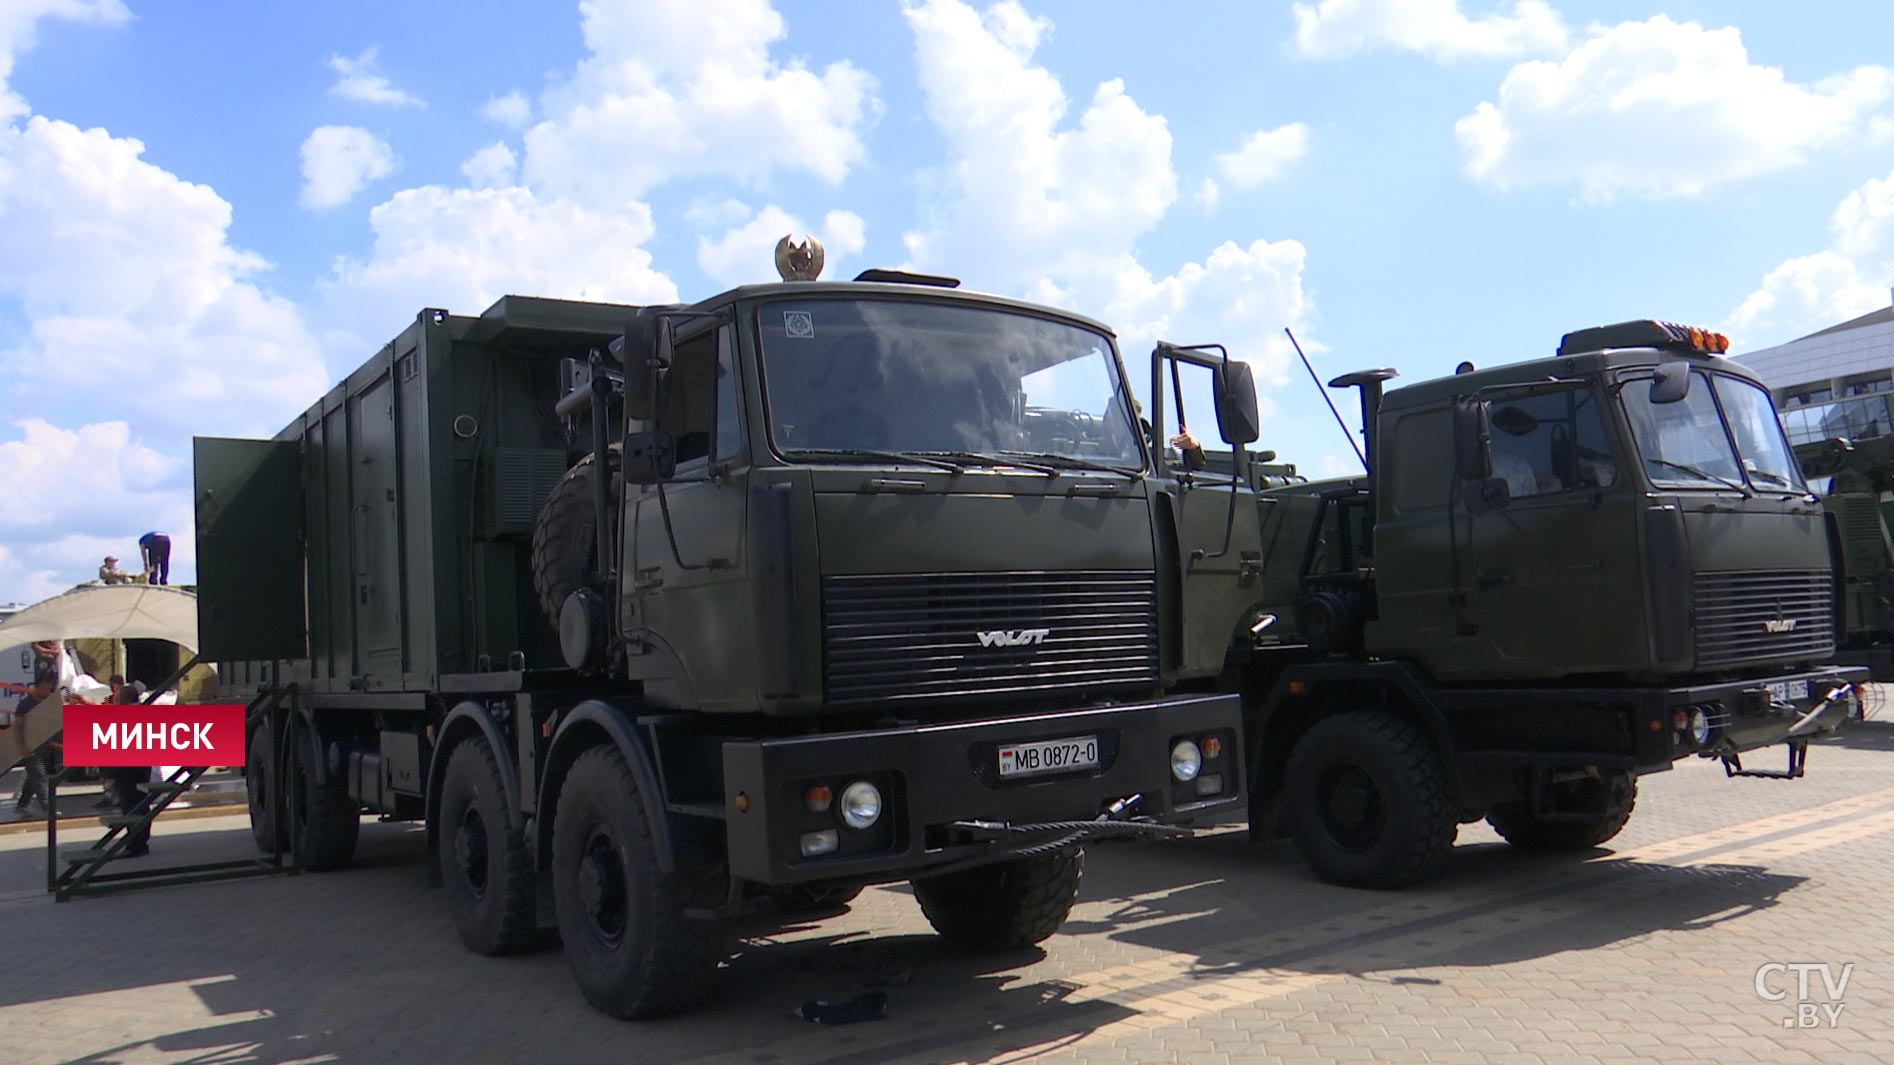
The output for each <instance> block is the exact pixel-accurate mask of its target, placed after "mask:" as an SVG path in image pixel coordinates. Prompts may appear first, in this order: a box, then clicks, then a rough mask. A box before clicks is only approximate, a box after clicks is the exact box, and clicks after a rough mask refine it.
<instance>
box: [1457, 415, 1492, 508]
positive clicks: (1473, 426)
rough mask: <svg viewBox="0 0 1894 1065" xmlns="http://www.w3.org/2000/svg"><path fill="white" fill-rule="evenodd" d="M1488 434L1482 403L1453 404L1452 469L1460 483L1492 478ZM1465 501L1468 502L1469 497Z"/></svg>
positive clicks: (1488, 429)
mask: <svg viewBox="0 0 1894 1065" xmlns="http://www.w3.org/2000/svg"><path fill="white" fill-rule="evenodd" d="M1492 431H1493V430H1492V426H1491V425H1490V424H1489V423H1488V413H1487V406H1486V403H1485V401H1483V400H1478V399H1459V400H1455V401H1454V404H1453V452H1454V463H1453V468H1454V472H1455V474H1456V475H1457V476H1458V477H1459V479H1460V480H1462V481H1467V482H1473V481H1484V480H1486V479H1487V478H1489V477H1491V476H1492V475H1493V440H1492ZM1467 498H1468V499H1469V500H1471V499H1472V494H1471V493H1469V494H1468V497H1467Z"/></svg>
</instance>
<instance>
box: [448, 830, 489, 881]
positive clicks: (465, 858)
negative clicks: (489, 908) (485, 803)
mask: <svg viewBox="0 0 1894 1065" xmlns="http://www.w3.org/2000/svg"><path fill="white" fill-rule="evenodd" d="M454 861H455V862H456V864H458V865H459V866H460V875H461V879H463V880H465V881H466V882H467V886H469V887H471V888H473V892H474V896H475V897H476V898H477V897H479V896H480V895H482V894H483V893H485V891H486V888H487V826H486V823H485V822H483V821H481V819H480V814H479V812H478V811H475V810H473V809H469V810H468V811H467V814H466V816H465V817H463V818H462V819H461V822H460V831H458V832H456V833H454Z"/></svg>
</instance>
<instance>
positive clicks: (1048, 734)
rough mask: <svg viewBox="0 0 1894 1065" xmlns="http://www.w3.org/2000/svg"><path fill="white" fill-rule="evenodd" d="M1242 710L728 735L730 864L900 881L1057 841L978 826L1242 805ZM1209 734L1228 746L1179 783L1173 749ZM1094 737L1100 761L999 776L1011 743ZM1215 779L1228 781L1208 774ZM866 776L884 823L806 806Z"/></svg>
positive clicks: (1111, 711) (1196, 705)
mask: <svg viewBox="0 0 1894 1065" xmlns="http://www.w3.org/2000/svg"><path fill="white" fill-rule="evenodd" d="M1242 713H1243V711H1242V704H1241V700H1240V699H1239V698H1238V697H1237V696H1235V695H1201V696H1184V697H1177V698H1168V699H1156V700H1150V701H1147V702H1139V703H1130V704H1125V705H1121V706H1113V707H1110V708H1106V709H1092V710H1078V711H1066V712H1059V713H1048V714H1036V715H1033V716H1030V717H1019V718H1007V719H1002V720H985V721H971V722H961V723H955V724H942V725H915V726H908V727H901V728H890V729H878V730H872V731H863V732H846V733H836V734H832V735H820V736H802V737H794V738H787V739H766V740H747V741H733V742H729V743H725V744H724V747H723V764H724V816H725V825H726V829H727V832H726V840H727V847H728V852H729V853H728V857H729V862H730V872H731V875H732V876H735V877H738V878H740V879H743V880H749V881H752V882H756V883H762V884H795V883H803V882H808V881H814V880H843V879H856V880H874V879H882V880H893V879H901V878H903V877H905V876H912V875H917V874H920V873H922V872H925V871H926V870H928V869H930V868H934V867H937V866H944V865H949V864H957V863H963V862H966V861H969V860H970V859H977V858H978V857H979V856H980V855H982V854H992V853H995V852H1000V853H1003V852H1004V851H1005V850H1007V849H1019V848H1022V847H1026V846H1031V845H1033V844H1038V843H1044V842H1046V840H1047V839H1048V838H1049V836H1048V835H1045V834H1041V835H1034V834H1032V833H1030V832H1026V833H1013V834H1011V835H1009V836H1007V837H1006V838H1004V839H994V838H992V836H993V833H991V832H987V833H982V832H978V831H969V830H967V829H966V828H965V825H966V823H968V822H986V823H989V824H997V823H1006V824H1010V825H1012V826H1014V827H1015V828H1016V829H1017V828H1021V827H1026V826H1030V825H1034V824H1044V823H1051V822H1068V823H1069V822H1075V821H1091V820H1093V819H1095V818H1097V817H1098V816H1099V815H1100V814H1102V813H1104V812H1105V811H1106V810H1107V809H1109V808H1110V807H1111V806H1112V804H1113V803H1114V802H1117V801H1119V800H1122V799H1125V798H1127V797H1128V796H1133V795H1137V796H1141V800H1140V801H1139V802H1138V803H1137V804H1136V806H1135V807H1134V808H1133V809H1132V810H1131V811H1130V812H1131V813H1133V814H1136V815H1138V816H1141V817H1147V818H1150V819H1151V820H1153V821H1156V822H1158V823H1161V824H1182V823H1189V822H1191V821H1195V820H1200V819H1205V818H1213V817H1218V816H1223V815H1226V814H1230V813H1236V812H1241V811H1242V810H1243V809H1244V801H1245V800H1244V793H1243V786H1244V784H1243V767H1242V764H1241V760H1240V758H1239V757H1238V754H1239V752H1241V751H1242V750H1243V744H1242ZM1211 736H1214V737H1216V738H1217V740H1218V744H1217V746H1220V747H1221V753H1220V754H1218V755H1217V756H1216V757H1215V758H1206V759H1205V760H1204V765H1203V769H1202V773H1201V774H1200V775H1199V777H1198V778H1197V779H1196V780H1193V781H1190V782H1187V783H1180V782H1178V781H1177V780H1175V779H1174V778H1173V776H1172V774H1171V756H1170V752H1171V748H1172V746H1173V745H1174V744H1175V743H1176V742H1177V741H1178V740H1182V739H1191V740H1194V741H1199V742H1200V743H1201V741H1202V740H1203V739H1204V738H1206V737H1211ZM1090 738H1095V739H1096V741H1097V744H1096V750H1097V759H1098V764H1097V766H1096V767H1088V768H1084V769H1075V770H1064V771H1054V772H1045V773H1040V774H1034V775H1026V776H1016V777H1004V778H1003V777H1002V776H1001V775H1000V755H999V749H1000V747H1001V746H1003V745H1007V746H1011V745H1015V744H1021V743H1030V742H1032V741H1039V740H1060V739H1090ZM1212 777H1215V778H1217V779H1216V780H1214V781H1209V780H1207V779H1206V778H1212ZM856 781H867V782H869V783H871V784H873V785H874V786H875V788H876V789H877V790H878V791H879V792H880V794H881V797H882V810H881V815H880V817H879V819H878V820H876V821H875V823H874V824H873V825H871V826H869V827H867V828H865V829H855V828H851V827H849V826H848V825H847V824H845V823H844V822H843V820H842V818H841V816H840V805H841V804H840V802H839V801H837V802H835V803H833V804H832V805H831V806H830V807H829V808H828V809H824V810H812V809H810V808H809V805H808V803H807V802H806V801H805V796H806V795H807V792H808V790H809V788H810V787H811V786H813V785H826V786H827V787H828V788H829V789H830V791H831V792H832V794H833V795H835V796H837V797H838V800H839V797H840V796H841V795H842V794H843V793H844V791H845V790H846V788H847V787H848V785H849V784H851V783H854V782H856ZM1207 784H1214V785H1216V786H1215V787H1214V789H1213V788H1210V787H1207V786H1206V785H1207ZM831 831H832V832H834V833H835V836H836V843H835V848H834V850H833V851H831V852H829V853H824V854H818V855H816V856H813V857H805V856H804V840H805V838H806V837H810V836H812V835H816V834H820V833H825V832H831Z"/></svg>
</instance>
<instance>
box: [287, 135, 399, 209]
mask: <svg viewBox="0 0 1894 1065" xmlns="http://www.w3.org/2000/svg"><path fill="white" fill-rule="evenodd" d="M302 158H303V190H302V205H303V206H304V207H311V208H317V209H321V208H325V207H340V206H341V205H343V204H345V203H347V202H349V201H350V200H352V199H354V198H355V194H356V193H358V192H360V191H362V189H363V188H364V187H365V186H367V185H368V183H369V182H371V181H379V180H381V179H382V178H385V177H387V176H388V175H389V174H392V173H394V172H395V166H396V160H395V153H394V150H393V149H392V148H390V147H388V144H387V142H385V141H383V140H382V139H381V138H379V137H377V136H375V135H374V134H373V133H370V132H368V131H367V130H365V129H361V128H359V127H356V126H317V127H316V128H315V129H314V130H313V131H311V132H310V134H309V137H308V138H307V139H306V140H304V141H303V147H302Z"/></svg>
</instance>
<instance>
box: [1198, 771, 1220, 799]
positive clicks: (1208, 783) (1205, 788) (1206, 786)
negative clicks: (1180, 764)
mask: <svg viewBox="0 0 1894 1065" xmlns="http://www.w3.org/2000/svg"><path fill="white" fill-rule="evenodd" d="M1222 793H1223V774H1222V773H1205V774H1204V775H1203V776H1200V777H1198V778H1197V794H1199V795H1220V794H1222Z"/></svg>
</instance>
